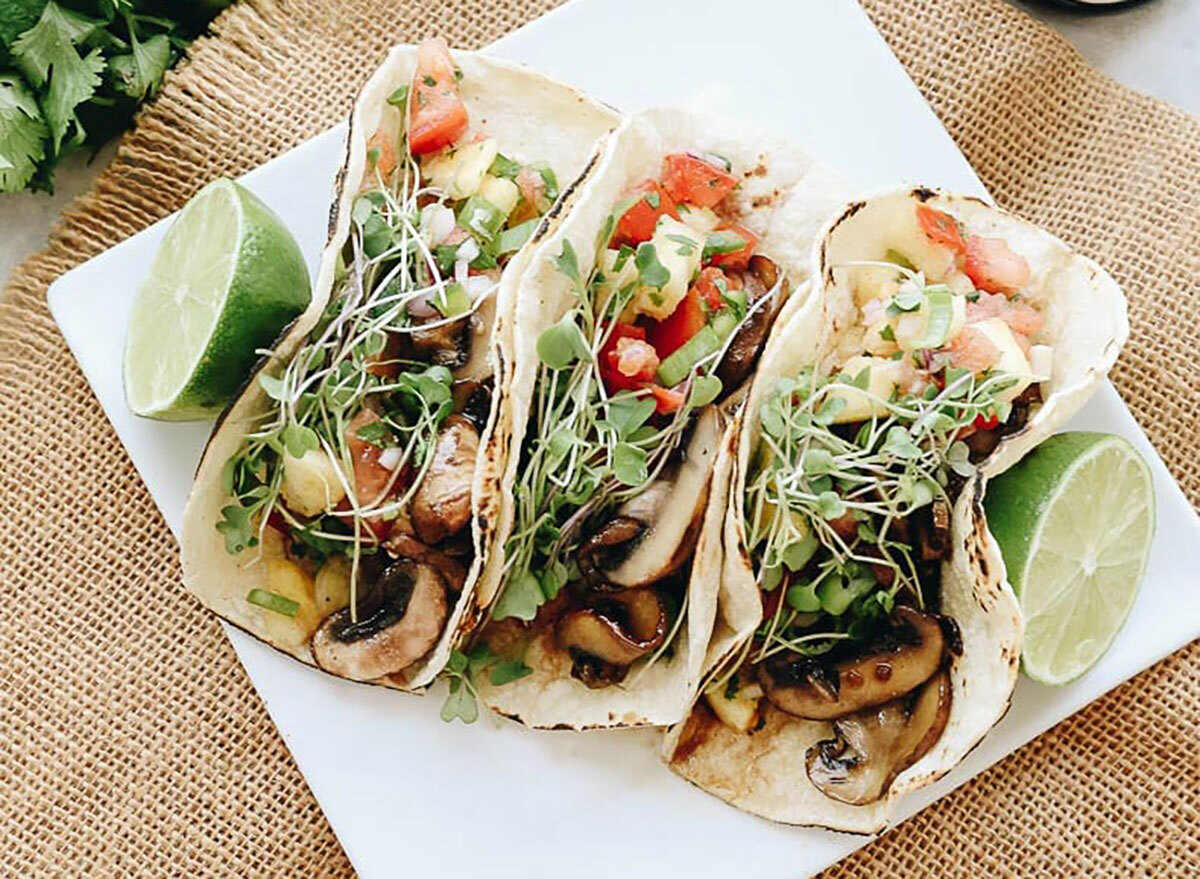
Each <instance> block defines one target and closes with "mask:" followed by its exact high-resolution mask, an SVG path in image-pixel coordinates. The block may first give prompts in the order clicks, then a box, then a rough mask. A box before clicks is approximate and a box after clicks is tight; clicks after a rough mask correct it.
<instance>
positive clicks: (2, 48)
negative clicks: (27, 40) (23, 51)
mask: <svg viewBox="0 0 1200 879" xmlns="http://www.w3.org/2000/svg"><path fill="white" fill-rule="evenodd" d="M45 5H46V0H4V2H3V3H0V63H3V62H4V61H5V60H7V57H8V53H7V51H6V50H7V48H8V47H9V46H11V45H12V44H13V43H14V42H15V41H16V39H17V37H19V36H20V35H21V34H23V33H25V31H27V30H29V29H30V28H31V27H33V26H34V25H35V24H37V20H38V16H39V15H41V14H42V9H43V8H44V7H45Z"/></svg>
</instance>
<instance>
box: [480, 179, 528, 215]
mask: <svg viewBox="0 0 1200 879" xmlns="http://www.w3.org/2000/svg"><path fill="white" fill-rule="evenodd" d="M479 194H480V195H482V196H483V197H484V198H486V199H487V200H488V201H490V202H491V203H492V204H494V205H495V206H496V207H498V208H500V210H501V211H502V212H503V213H504V215H505V216H508V215H509V214H511V213H512V210H513V208H515V207H516V206H517V202H518V201H520V199H521V190H519V189H518V188H517V184H515V183H513V182H512V181H511V180H509V179H507V178H505V177H493V176H492V175H491V174H488V175H486V176H485V177H484V178H483V183H481V184H480V185H479Z"/></svg>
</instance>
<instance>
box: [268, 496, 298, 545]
mask: <svg viewBox="0 0 1200 879" xmlns="http://www.w3.org/2000/svg"><path fill="white" fill-rule="evenodd" d="M279 502H280V503H283V499H282V498H281V499H280V501H279ZM267 526H268V527H270V528H274V529H275V530H276V531H278V532H279V533H280V534H282V535H283V536H284V538H288V537H290V536H291V533H292V529H291V528H289V527H288V523H287V519H285V518H283V513H282V511H280V509H279V507H272V508H271V515H269V516H267Z"/></svg>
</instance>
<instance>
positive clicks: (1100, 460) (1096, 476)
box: [985, 432, 1155, 685]
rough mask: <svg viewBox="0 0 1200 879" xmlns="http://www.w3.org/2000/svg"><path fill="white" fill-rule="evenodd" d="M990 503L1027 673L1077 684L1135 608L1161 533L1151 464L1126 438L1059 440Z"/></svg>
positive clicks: (1007, 478) (995, 485) (1010, 478)
mask: <svg viewBox="0 0 1200 879" xmlns="http://www.w3.org/2000/svg"><path fill="white" fill-rule="evenodd" d="M985 506H986V507H987V511H988V518H989V525H990V527H991V529H992V531H993V534H994V535H995V536H996V539H997V541H998V542H999V544H1000V547H1001V552H1002V554H1003V555H1004V559H1005V564H1006V566H1007V567H1008V574H1009V579H1010V581H1011V582H1012V585H1013V588H1014V590H1015V591H1016V593H1017V596H1018V598H1019V600H1020V603H1021V611H1022V614H1023V616H1024V618H1025V626H1026V629H1025V643H1024V648H1023V650H1022V669H1023V670H1024V672H1025V674H1026V675H1027V676H1028V677H1030V678H1032V679H1033V680H1037V681H1040V682H1042V683H1046V684H1055V685H1060V684H1065V683H1069V682H1070V681H1072V680H1075V679H1076V678H1078V677H1079V676H1080V675H1082V674H1083V673H1084V672H1086V671H1087V670H1088V669H1089V668H1091V667H1092V666H1093V665H1095V663H1096V662H1097V661H1099V659H1100V657H1101V656H1103V655H1104V653H1105V652H1106V651H1107V650H1108V649H1109V647H1111V646H1112V642H1113V640H1114V639H1115V638H1116V636H1117V634H1118V632H1120V630H1121V627H1122V626H1123V625H1124V622H1125V620H1126V619H1127V618H1128V616H1129V613H1130V611H1131V610H1132V608H1133V604H1134V601H1135V599H1136V597H1137V591H1138V586H1139V584H1140V582H1141V579H1142V577H1143V575H1144V573H1145V568H1146V563H1147V561H1148V556H1149V548H1150V544H1151V541H1152V540H1153V535H1154V526H1155V509H1154V494H1153V486H1152V482H1151V476H1150V471H1149V468H1148V467H1147V466H1146V464H1145V462H1144V461H1143V460H1142V458H1141V456H1139V455H1138V453H1137V452H1136V450H1135V449H1134V448H1133V446H1132V445H1130V443H1129V442H1128V441H1127V440H1125V439H1123V438H1121V437H1117V436H1110V435H1107V434H1097V433H1080V432H1075V433H1066V434H1060V435H1058V436H1056V437H1052V438H1051V439H1049V440H1047V441H1046V443H1044V444H1043V445H1042V446H1040V447H1039V448H1038V449H1037V450H1035V451H1034V452H1033V453H1032V454H1031V455H1030V456H1029V457H1027V458H1026V459H1025V460H1024V461H1022V462H1021V463H1020V464H1018V465H1017V466H1016V467H1014V468H1013V469H1012V470H1010V471H1008V472H1007V473H1005V474H1004V475H1002V476H1000V477H997V478H996V479H995V480H993V482H992V485H990V486H989V488H988V496H987V499H986V500H985Z"/></svg>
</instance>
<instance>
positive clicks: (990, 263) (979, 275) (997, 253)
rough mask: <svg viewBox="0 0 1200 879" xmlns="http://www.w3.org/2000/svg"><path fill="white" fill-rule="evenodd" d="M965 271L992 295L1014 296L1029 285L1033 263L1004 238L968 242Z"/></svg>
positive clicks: (978, 285) (970, 239) (978, 238)
mask: <svg viewBox="0 0 1200 879" xmlns="http://www.w3.org/2000/svg"><path fill="white" fill-rule="evenodd" d="M963 271H964V272H966V273H967V277H968V278H970V279H971V283H972V284H974V285H975V286H976V287H978V288H979V289H980V290H987V291H988V292H989V293H1010V292H1013V291H1016V290H1019V289H1021V288H1022V287H1024V286H1025V285H1026V284H1028V283H1029V263H1028V262H1026V260H1025V257H1023V256H1021V254H1019V253H1014V252H1013V251H1012V250H1011V249H1010V248H1009V246H1008V244H1007V243H1006V242H1005V241H1004V239H1003V238H981V237H979V236H978V235H972V236H971V237H970V238H968V239H967V259H966V263H965V265H964V266H963Z"/></svg>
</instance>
